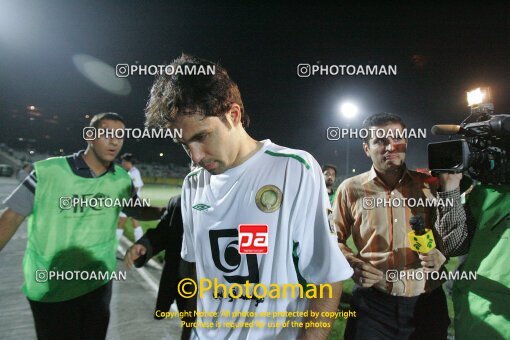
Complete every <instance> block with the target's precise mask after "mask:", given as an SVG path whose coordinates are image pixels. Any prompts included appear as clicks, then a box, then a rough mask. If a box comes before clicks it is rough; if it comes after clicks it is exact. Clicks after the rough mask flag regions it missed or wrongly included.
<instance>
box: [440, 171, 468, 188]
mask: <svg viewBox="0 0 510 340" xmlns="http://www.w3.org/2000/svg"><path fill="white" fill-rule="evenodd" d="M438 177H439V185H441V191H443V192H446V191H453V190H455V189H457V188H458V187H459V186H460V180H461V179H462V173H459V174H449V173H447V172H443V173H440V174H439V175H438Z"/></svg>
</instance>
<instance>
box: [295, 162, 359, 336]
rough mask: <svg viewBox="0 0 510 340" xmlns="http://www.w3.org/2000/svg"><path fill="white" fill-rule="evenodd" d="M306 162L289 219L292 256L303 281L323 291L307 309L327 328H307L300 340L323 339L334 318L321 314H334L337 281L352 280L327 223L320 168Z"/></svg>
mask: <svg viewBox="0 0 510 340" xmlns="http://www.w3.org/2000/svg"><path fill="white" fill-rule="evenodd" d="M308 161H309V164H310V166H309V167H301V172H302V174H299V177H300V178H301V181H300V182H299V184H298V193H297V197H296V208H294V210H293V212H292V214H293V216H292V217H291V223H292V224H294V230H293V240H294V242H298V247H297V249H296V255H297V257H298V269H299V272H300V274H301V275H302V277H303V279H305V281H306V282H308V283H313V284H315V285H317V284H323V285H325V286H326V287H327V288H326V289H324V290H321V289H318V290H316V291H317V292H320V291H322V293H321V294H319V295H318V296H314V297H313V298H311V299H310V306H309V307H310V309H311V310H313V311H314V312H318V313H319V320H320V321H324V322H326V323H327V324H328V327H322V328H316V327H312V328H307V329H306V330H304V331H303V333H302V334H301V337H302V338H303V339H326V338H327V337H328V335H329V333H330V331H331V326H332V324H333V321H334V318H329V319H327V318H324V317H323V316H324V315H321V313H322V312H335V311H336V310H337V308H338V303H339V301H340V296H341V293H342V282H341V281H343V280H346V279H348V278H349V277H351V276H352V269H351V267H350V266H349V263H348V262H347V261H346V259H345V256H344V255H343V254H342V252H341V251H340V250H339V249H338V244H337V235H336V232H335V229H334V225H333V224H332V223H330V218H329V213H328V211H329V210H330V208H331V205H330V203H329V197H328V195H327V190H326V185H325V184H324V179H323V176H322V172H321V168H320V166H319V164H318V163H317V162H316V161H315V159H313V157H311V156H310V157H309V159H308ZM294 173H295V172H294ZM329 287H331V293H330V292H329V290H330V289H329ZM307 321H313V320H312V319H309V320H307ZM315 321H317V320H315Z"/></svg>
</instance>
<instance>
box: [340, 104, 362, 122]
mask: <svg viewBox="0 0 510 340" xmlns="http://www.w3.org/2000/svg"><path fill="white" fill-rule="evenodd" d="M358 111H359V110H358V106H356V105H355V104H353V103H349V102H347V103H343V104H342V105H341V106H340V112H341V113H342V115H343V116H344V118H347V119H351V118H354V117H355V116H356V115H357V114H358Z"/></svg>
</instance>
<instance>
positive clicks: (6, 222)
mask: <svg viewBox="0 0 510 340" xmlns="http://www.w3.org/2000/svg"><path fill="white" fill-rule="evenodd" d="M36 185H37V176H36V173H35V170H33V171H31V172H30V175H28V176H27V177H25V179H24V180H23V182H21V183H20V185H19V186H18V187H17V188H16V189H14V191H13V192H12V193H11V194H10V195H9V197H7V198H6V199H5V201H4V202H3V203H4V204H5V206H6V207H7V209H6V210H4V212H3V213H2V216H1V217H0V250H2V249H3V247H5V245H6V244H7V242H9V240H10V239H11V238H12V236H13V235H14V234H15V233H16V230H18V228H19V226H20V225H21V223H23V221H24V220H25V217H26V216H28V215H30V214H31V213H32V209H33V206H34V198H35V188H36Z"/></svg>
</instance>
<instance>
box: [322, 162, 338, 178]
mask: <svg viewBox="0 0 510 340" xmlns="http://www.w3.org/2000/svg"><path fill="white" fill-rule="evenodd" d="M327 169H331V170H334V171H335V176H336V174H337V171H336V166H334V165H333V164H324V165H323V166H322V172H324V171H326V170H327Z"/></svg>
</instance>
